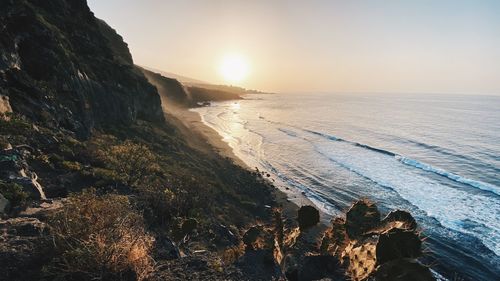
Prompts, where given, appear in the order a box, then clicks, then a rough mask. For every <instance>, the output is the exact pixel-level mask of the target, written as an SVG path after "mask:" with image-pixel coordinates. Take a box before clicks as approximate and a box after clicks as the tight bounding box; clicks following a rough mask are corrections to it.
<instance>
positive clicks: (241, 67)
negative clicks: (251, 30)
mask: <svg viewBox="0 0 500 281" xmlns="http://www.w3.org/2000/svg"><path fill="white" fill-rule="evenodd" d="M248 71H249V64H248V61H247V59H246V58H245V57H244V56H242V55H239V54H228V55H225V56H224V57H223V59H222V61H221V63H220V65H219V74H220V75H221V76H222V78H223V79H224V81H225V82H226V83H229V84H237V83H240V82H242V81H243V80H245V78H246V77H247V76H248Z"/></svg>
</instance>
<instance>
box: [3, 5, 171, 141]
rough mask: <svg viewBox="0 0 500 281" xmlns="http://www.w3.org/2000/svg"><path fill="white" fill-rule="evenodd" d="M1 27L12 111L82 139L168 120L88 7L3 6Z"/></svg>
mask: <svg viewBox="0 0 500 281" xmlns="http://www.w3.org/2000/svg"><path fill="white" fill-rule="evenodd" d="M0 28H1V34H2V36H1V37H0V95H2V96H7V97H9V99H10V106H11V107H12V109H13V110H14V111H15V112H17V113H21V114H23V115H25V116H28V117H29V118H31V119H33V120H36V121H39V122H43V123H45V124H50V125H51V126H53V127H61V128H65V129H67V130H70V131H73V132H75V133H76V134H77V135H78V136H79V137H89V135H90V132H91V131H92V129H93V128H94V127H100V126H103V125H109V124H130V123H132V122H134V121H135V120H136V119H137V118H140V119H145V120H150V121H161V120H162V119H163V114H162V111H161V106H160V102H159V100H160V99H159V96H158V94H157V92H156V89H155V88H154V87H152V86H151V85H150V84H149V83H148V82H147V80H146V79H145V78H144V76H143V75H142V73H141V72H139V71H137V70H136V69H135V67H134V65H133V62H132V57H131V55H130V53H129V51H128V48H127V45H126V44H125V43H124V42H123V40H122V38H121V37H120V36H119V35H118V34H116V32H115V31H114V30H113V29H112V28H110V27H109V26H107V24H106V23H104V22H103V21H100V20H98V19H96V18H95V17H94V15H93V13H92V12H91V11H90V9H89V8H88V6H87V3H86V1H84V0H80V1H78V0H72V1H69V0H51V1H43V0H2V1H1V2H0Z"/></svg>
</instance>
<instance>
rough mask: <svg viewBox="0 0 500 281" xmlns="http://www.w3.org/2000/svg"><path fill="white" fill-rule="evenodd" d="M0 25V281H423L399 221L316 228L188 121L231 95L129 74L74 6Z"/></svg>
mask: <svg viewBox="0 0 500 281" xmlns="http://www.w3.org/2000/svg"><path fill="white" fill-rule="evenodd" d="M0 24H1V25H0V26H1V27H0V28H2V35H3V36H1V38H0V280H321V279H322V280H433V277H432V275H431V274H430V271H429V269H428V268H427V267H426V266H424V265H422V264H421V263H419V257H421V256H422V253H423V250H422V242H421V239H420V237H419V235H418V228H417V225H416V222H415V221H414V219H413V218H412V217H411V215H410V214H408V213H406V212H404V211H394V212H392V213H390V214H388V215H387V216H386V217H385V218H383V219H382V215H381V214H380V212H379V211H378V210H377V208H376V206H375V205H374V204H373V203H371V202H367V201H359V202H356V203H354V204H353V206H352V207H351V209H350V210H349V211H347V213H346V214H345V216H342V217H339V218H335V219H333V220H332V222H331V223H330V224H328V225H323V224H320V223H319V221H320V215H321V214H320V213H319V212H318V210H317V209H315V208H314V207H313V206H300V208H299V206H296V205H293V204H291V203H289V202H287V200H286V197H285V196H284V195H283V194H282V193H280V192H279V191H278V190H277V189H276V188H275V187H274V186H273V185H272V183H271V182H269V181H268V180H267V179H266V178H267V177H266V176H265V173H263V172H261V171H252V170H249V169H248V168H245V167H243V165H242V163H239V162H238V160H237V159H234V158H233V157H232V155H231V151H230V149H229V148H228V147H227V145H225V144H224V143H223V142H222V141H221V140H220V138H219V137H218V135H217V133H216V132H214V131H212V130H210V129H209V128H207V127H205V126H204V125H203V124H202V123H201V120H199V117H196V116H197V115H196V114H195V113H192V112H189V111H188V110H187V108H188V107H189V106H192V105H193V104H196V103H198V102H204V101H208V100H217V99H233V98H238V97H237V95H236V96H235V94H234V93H228V92H224V90H221V89H204V88H200V87H199V86H197V87H196V88H193V87H191V88H189V87H186V86H184V85H182V84H181V83H179V82H178V81H176V80H174V79H168V78H165V77H162V76H161V75H160V76H155V74H154V73H150V72H146V71H145V70H143V69H140V68H138V67H136V66H135V65H134V63H133V60H132V56H131V55H130V53H129V51H128V47H127V45H126V43H124V42H123V39H122V38H121V36H119V35H118V34H117V33H116V32H115V31H114V30H113V29H112V28H111V27H109V26H108V25H107V24H106V23H104V22H103V21H101V20H98V19H96V18H95V17H94V15H93V13H92V12H91V11H90V9H89V8H88V6H87V4H86V2H85V1H84V0H53V1H39V0H20V1H17V0H15V1H14V0H6V1H2V2H1V3H0ZM170 105H175V106H170ZM190 114H191V115H190ZM196 118H198V119H196ZM196 122H198V123H196ZM193 124H196V125H193Z"/></svg>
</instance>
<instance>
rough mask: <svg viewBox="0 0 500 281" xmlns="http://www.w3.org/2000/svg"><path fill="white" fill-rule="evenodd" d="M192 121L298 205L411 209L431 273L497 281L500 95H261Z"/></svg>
mask: <svg viewBox="0 0 500 281" xmlns="http://www.w3.org/2000/svg"><path fill="white" fill-rule="evenodd" d="M192 110H194V111H196V112H198V113H199V114H200V115H201V117H202V120H203V122H204V123H206V124H207V125H208V126H210V127H212V128H213V129H215V130H216V131H217V132H218V133H219V134H220V135H221V137H222V138H223V140H224V141H226V142H227V143H228V144H229V145H230V146H231V147H232V148H233V151H234V153H235V154H236V156H238V157H239V158H241V159H242V160H243V161H244V162H245V163H246V164H247V165H248V166H250V167H258V168H259V170H263V171H266V172H268V173H270V174H271V178H272V179H273V180H274V181H275V183H276V185H277V186H278V187H280V188H281V189H283V190H285V189H286V188H288V189H289V190H288V191H287V192H289V193H290V198H291V199H292V200H293V198H297V199H296V200H299V201H300V196H298V195H297V194H299V195H300V194H304V195H305V196H306V197H308V198H309V199H310V200H311V201H312V202H313V203H314V204H315V205H316V206H317V207H318V208H320V209H321V210H322V211H324V212H325V213H326V214H329V215H331V216H335V215H340V214H341V212H343V211H345V210H346V209H347V208H348V207H349V206H350V205H351V204H352V202H354V201H355V200H357V199H359V198H368V199H371V200H372V201H374V202H376V203H377V205H378V206H379V208H380V210H381V211H382V212H383V213H387V212H389V211H391V210H394V209H403V210H408V211H410V212H411V213H412V214H413V215H414V216H415V217H416V219H417V222H418V223H419V226H420V228H421V229H422V236H423V237H426V240H425V241H426V242H425V252H426V257H425V259H424V262H425V263H428V264H429V265H431V266H432V268H433V270H434V271H436V272H437V273H438V274H440V275H442V276H444V277H445V278H446V279H449V280H461V279H466V280H469V279H470V280H499V277H500V96H481V95H447V94H272V95H270V94H259V95H247V96H245V99H243V100H239V101H229V102H220V103H212V104H211V106H209V107H201V108H196V109H192ZM298 203H299V204H300V202H298ZM328 219H329V218H328V217H327V218H325V220H328Z"/></svg>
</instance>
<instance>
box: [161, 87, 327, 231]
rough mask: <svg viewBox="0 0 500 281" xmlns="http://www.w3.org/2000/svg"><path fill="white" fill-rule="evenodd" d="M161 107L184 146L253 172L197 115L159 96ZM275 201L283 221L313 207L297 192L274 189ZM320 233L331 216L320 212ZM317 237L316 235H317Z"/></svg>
mask: <svg viewBox="0 0 500 281" xmlns="http://www.w3.org/2000/svg"><path fill="white" fill-rule="evenodd" d="M162 107H163V111H164V112H165V116H166V118H167V119H168V120H169V122H171V123H172V124H174V125H175V126H176V128H177V129H178V130H180V132H181V134H183V135H184V136H185V139H186V140H187V142H188V144H189V145H190V146H191V147H193V148H195V149H198V150H200V151H203V152H205V153H207V155H212V156H215V155H220V156H222V157H225V158H230V159H231V160H232V161H233V162H234V163H235V164H237V165H239V166H241V167H243V168H245V169H248V170H251V171H254V168H252V167H249V166H248V165H247V164H245V163H244V162H243V161H242V160H241V159H240V158H238V157H237V156H236V155H235V154H234V152H233V149H232V148H231V147H230V146H229V144H227V143H226V142H224V141H223V140H222V136H221V135H220V134H219V133H217V131H215V130H214V129H212V128H210V127H209V126H207V125H206V124H204V123H203V121H202V120H201V117H200V115H199V114H198V113H196V112H193V111H190V110H189V108H186V107H183V106H182V105H178V104H177V103H175V102H174V101H172V100H171V99H169V98H168V97H165V96H164V95H162ZM274 191H275V192H274V194H275V198H276V201H277V203H278V205H279V206H281V207H282V209H283V210H282V211H283V214H284V215H285V217H288V218H294V217H296V216H297V210H298V208H299V206H304V205H312V206H314V204H313V203H312V202H311V201H310V200H309V199H308V198H307V197H305V196H304V195H303V194H301V193H300V192H297V191H295V192H294V191H292V190H284V189H282V188H278V187H276V188H275V190H274ZM320 213H321V222H322V224H321V226H320V227H319V228H320V229H323V228H325V227H326V225H328V224H329V221H330V219H331V216H330V215H328V214H325V213H323V212H321V211H320ZM318 233H319V231H318Z"/></svg>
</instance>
